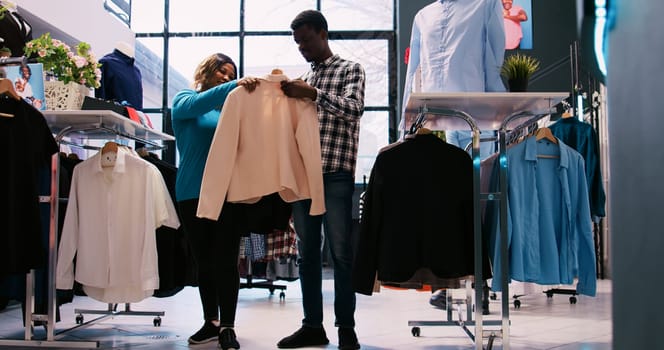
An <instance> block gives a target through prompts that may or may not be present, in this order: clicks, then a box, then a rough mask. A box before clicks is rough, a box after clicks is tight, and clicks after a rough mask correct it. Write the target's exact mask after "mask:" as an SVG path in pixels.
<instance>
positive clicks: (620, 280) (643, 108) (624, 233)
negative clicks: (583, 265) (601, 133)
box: [607, 0, 664, 349]
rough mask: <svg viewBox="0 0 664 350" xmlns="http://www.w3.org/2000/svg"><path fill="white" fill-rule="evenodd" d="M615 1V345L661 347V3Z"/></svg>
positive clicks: (612, 110)
mask: <svg viewBox="0 0 664 350" xmlns="http://www.w3.org/2000/svg"><path fill="white" fill-rule="evenodd" d="M614 2H615V3H614V4H612V6H613V8H614V9H615V16H616V17H615V23H614V28H613V30H612V31H611V32H610V33H609V56H608V63H609V67H608V68H609V70H608V82H607V85H608V88H609V91H608V99H609V147H610V160H611V161H610V167H611V183H610V194H611V206H610V211H609V215H610V216H611V242H612V244H613V250H612V255H611V260H612V267H613V268H612V270H613V294H612V297H613V303H612V307H613V348H614V349H661V348H662V340H661V339H659V337H658V336H657V334H659V332H660V331H661V330H662V328H664V313H662V310H661V308H660V306H661V305H660V302H661V300H662V291H663V290H664V277H663V276H664V273H662V250H663V249H664V235H663V234H662V233H663V232H664V230H662V222H661V218H662V198H664V186H663V185H662V178H663V176H664V151H662V149H663V148H664V142H662V140H663V139H662V130H664V118H662V102H661V101H662V97H661V90H662V89H661V81H662V62H663V57H664V38H663V35H664V34H663V33H664V22H663V21H662V19H661V14H662V13H663V12H664V2H661V1H660V0H643V1H633V0H614Z"/></svg>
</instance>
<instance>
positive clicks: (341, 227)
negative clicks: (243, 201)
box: [277, 10, 365, 350]
mask: <svg viewBox="0 0 664 350" xmlns="http://www.w3.org/2000/svg"><path fill="white" fill-rule="evenodd" d="M291 29H292V30H293V38H294V40H295V43H297V45H298V48H299V50H300V53H301V54H302V56H303V57H304V59H305V60H307V62H310V63H311V70H310V71H309V72H307V73H306V74H305V75H304V76H303V77H302V78H301V79H296V80H291V81H284V82H282V90H283V91H284V93H285V94H286V95H287V96H289V97H295V98H308V99H311V100H312V101H314V102H315V103H316V104H317V111H318V121H319V128H320V141H321V152H322V157H321V158H322V163H323V164H322V165H323V185H324V188H325V207H326V210H327V211H326V213H325V214H323V215H319V216H310V215H309V207H310V205H311V201H310V200H305V201H299V202H296V203H294V204H293V219H294V222H295V231H296V232H297V237H298V251H299V259H298V260H299V264H300V265H299V273H300V285H301V288H302V304H303V305H302V306H303V309H304V319H303V320H302V327H301V328H300V329H299V330H297V331H296V332H295V333H293V334H292V335H290V336H288V337H286V338H284V339H282V340H281V341H279V343H278V344H277V346H278V347H279V348H300V347H305V346H315V345H325V344H328V343H329V340H328V339H327V336H326V334H325V330H324V329H323V297H322V292H321V288H322V287H321V285H322V263H321V261H322V259H321V224H322V225H323V227H324V233H325V238H326V239H327V243H328V246H329V247H330V253H331V257H332V262H333V264H334V313H335V316H336V319H335V323H334V324H335V326H336V327H338V328H339V329H338V335H339V349H348V350H350V349H359V348H360V344H359V343H358V340H357V336H356V334H355V330H354V327H355V319H354V314H355V293H354V291H353V286H352V278H351V270H352V263H353V246H352V241H353V239H352V236H351V232H352V212H351V209H352V196H353V191H354V187H355V181H354V178H353V177H354V174H355V164H356V160H357V147H358V139H359V131H360V130H359V129H360V117H361V116H362V113H363V111H364V85H365V75H364V69H363V68H362V66H361V65H359V64H358V63H355V62H351V61H347V60H344V59H342V58H340V57H339V56H338V55H335V54H333V53H332V51H331V50H330V47H329V45H328V35H327V34H328V33H327V21H326V20H325V17H324V16H323V15H322V14H321V13H320V12H318V11H313V10H307V11H304V12H301V13H300V14H299V15H297V16H296V17H295V19H294V20H293V22H292V23H291Z"/></svg>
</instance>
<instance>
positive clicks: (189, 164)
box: [171, 81, 237, 201]
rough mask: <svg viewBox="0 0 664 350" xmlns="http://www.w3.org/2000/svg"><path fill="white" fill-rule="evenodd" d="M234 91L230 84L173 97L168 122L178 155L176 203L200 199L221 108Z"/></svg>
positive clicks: (233, 84)
mask: <svg viewBox="0 0 664 350" xmlns="http://www.w3.org/2000/svg"><path fill="white" fill-rule="evenodd" d="M236 87H237V81H231V82H228V83H224V84H221V85H218V86H215V87H213V88H211V89H209V90H206V91H203V92H196V91H194V90H192V89H184V90H182V91H180V92H178V93H177V94H176V95H175V98H174V99H173V110H172V113H171V119H172V122H173V133H174V134H175V145H176V147H177V150H178V153H179V164H178V172H177V178H176V181H175V197H176V199H177V200H178V201H183V200H187V199H195V198H198V197H199V194H200V189H201V182H202V181H203V171H204V170H205V162H206V161H207V155H208V152H209V150H210V145H211V144H212V138H213V137H214V131H215V129H216V127H217V123H218V121H219V116H220V114H221V107H222V106H223V104H224V102H225V101H226V97H227V96H228V94H229V93H230V92H231V91H232V90H233V89H235V88H236Z"/></svg>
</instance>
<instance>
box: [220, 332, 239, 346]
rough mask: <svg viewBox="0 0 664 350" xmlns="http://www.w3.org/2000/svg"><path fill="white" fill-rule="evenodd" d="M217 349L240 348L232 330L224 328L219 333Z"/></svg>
mask: <svg viewBox="0 0 664 350" xmlns="http://www.w3.org/2000/svg"><path fill="white" fill-rule="evenodd" d="M219 347H220V348H222V350H231V349H232V350H238V349H239V348H240V343H238V342H237V337H236V336H235V331H234V330H233V328H224V330H223V331H221V333H219Z"/></svg>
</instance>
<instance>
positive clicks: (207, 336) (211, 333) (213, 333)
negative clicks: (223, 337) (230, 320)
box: [189, 321, 219, 344]
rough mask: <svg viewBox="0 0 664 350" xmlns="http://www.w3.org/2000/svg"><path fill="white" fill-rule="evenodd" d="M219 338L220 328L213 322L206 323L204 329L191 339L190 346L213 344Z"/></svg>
mask: <svg viewBox="0 0 664 350" xmlns="http://www.w3.org/2000/svg"><path fill="white" fill-rule="evenodd" d="M218 336H219V327H217V326H215V325H214V323H212V322H211V321H205V323H204V324H203V327H201V329H199V330H198V332H196V333H194V335H192V336H191V337H189V344H203V343H207V342H211V341H213V340H215V339H217V337H218Z"/></svg>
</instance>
